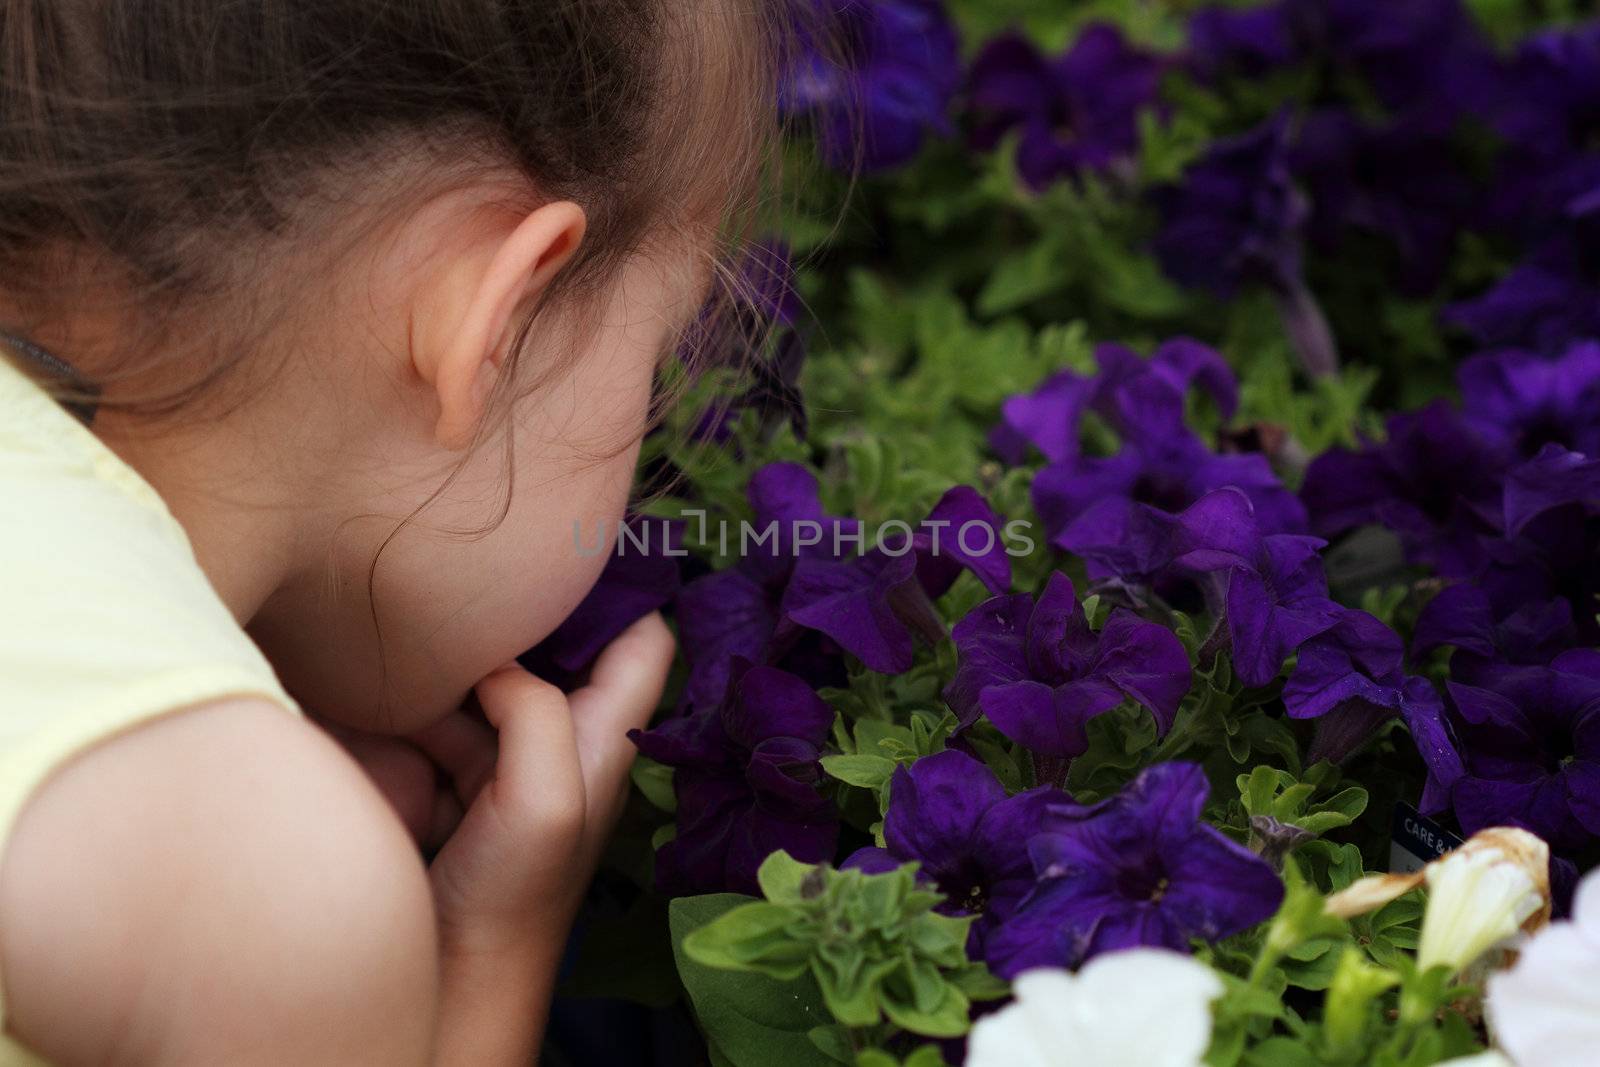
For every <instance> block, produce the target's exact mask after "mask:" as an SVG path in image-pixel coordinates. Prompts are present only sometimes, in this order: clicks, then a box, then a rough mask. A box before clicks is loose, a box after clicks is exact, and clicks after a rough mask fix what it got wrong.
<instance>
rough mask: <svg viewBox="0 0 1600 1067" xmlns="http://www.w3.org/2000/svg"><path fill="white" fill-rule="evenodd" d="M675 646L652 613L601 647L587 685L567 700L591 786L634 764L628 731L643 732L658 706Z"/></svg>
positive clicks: (657, 615)
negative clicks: (602, 650)
mask: <svg viewBox="0 0 1600 1067" xmlns="http://www.w3.org/2000/svg"><path fill="white" fill-rule="evenodd" d="M675 649H676V643H675V642H674V640H673V637H672V631H671V630H669V629H668V628H667V624H666V623H665V622H664V621H662V618H661V615H660V613H659V612H651V613H650V614H649V615H646V616H645V617H644V618H642V619H640V620H639V621H638V622H636V623H634V624H633V625H632V626H630V627H628V628H627V629H626V630H624V631H623V632H622V634H621V635H620V636H618V637H617V639H616V640H614V641H612V642H611V643H610V644H609V645H607V646H606V649H605V651H604V652H602V653H601V654H600V658H599V659H598V660H597V661H596V662H595V665H594V669H593V670H592V671H591V672H590V675H589V679H590V680H589V684H588V685H587V686H585V687H584V688H582V689H580V690H578V691H577V692H576V693H573V694H572V697H571V702H572V719H573V728H574V729H575V730H576V731H577V741H578V751H579V753H580V755H581V757H582V759H583V761H584V776H585V778H586V779H587V780H588V781H589V782H590V783H591V784H592V785H594V786H605V785H609V784H610V783H613V782H616V781H620V780H622V778H623V777H624V776H626V774H627V770H628V766H629V765H630V764H631V763H632V762H633V755H634V748H633V743H632V742H631V741H629V740H628V731H629V730H632V729H636V728H639V727H643V726H644V725H645V724H646V723H648V722H649V721H650V716H651V714H652V713H653V712H654V711H655V709H656V705H657V704H658V703H659V702H660V700H661V690H662V688H663V687H664V686H665V685H666V682H667V672H668V671H669V670H671V668H672V657H673V653H674V651H675Z"/></svg>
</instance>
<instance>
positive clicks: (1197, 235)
mask: <svg viewBox="0 0 1600 1067" xmlns="http://www.w3.org/2000/svg"><path fill="white" fill-rule="evenodd" d="M1183 179H1184V180H1183V183H1182V184H1181V185H1178V186H1176V187H1168V188H1166V189H1163V190H1160V195H1159V197H1158V206H1159V207H1160V208H1161V213H1162V218H1163V226H1162V231H1161V235H1160V237H1159V238H1157V240H1156V246H1155V247H1156V255H1157V256H1159V257H1160V259H1161V265H1162V266H1163V267H1164V268H1165V269H1166V272H1167V273H1168V274H1170V275H1171V276H1172V277H1173V278H1174V279H1176V280H1177V281H1179V282H1181V283H1183V284H1184V285H1188V286H1192V287H1194V288H1198V289H1208V290H1210V291H1211V292H1213V293H1215V294H1216V295H1217V296H1219V297H1222V298H1223V299H1227V298H1229V297H1231V296H1232V295H1233V293H1234V291H1235V290H1236V289H1238V288H1239V286H1240V285H1241V284H1243V283H1245V282H1249V281H1265V282H1267V283H1268V284H1270V285H1273V286H1275V287H1278V288H1287V287H1289V286H1290V285H1292V284H1296V282H1297V280H1298V278H1299V277H1300V228H1301V226H1302V224H1303V223H1304V221H1305V217H1306V205H1305V202H1304V200H1303V198H1302V197H1301V196H1300V193H1299V191H1298V190H1296V189H1295V187H1294V181H1293V175H1292V171H1291V169H1290V166H1289V121H1288V118H1287V116H1286V115H1278V116H1277V117H1276V118H1274V119H1272V120H1271V121H1269V122H1266V123H1264V124H1262V125H1261V126H1258V127H1256V128H1255V129H1253V130H1250V131H1249V132H1247V133H1244V134H1241V135H1240V136H1238V137H1234V138H1230V139H1227V140H1222V141H1218V142H1217V143H1216V144H1214V145H1213V146H1212V147H1211V148H1210V149H1209V150H1208V151H1207V152H1206V153H1205V155H1203V156H1202V157H1201V158H1200V159H1199V160H1197V161H1196V162H1194V163H1192V164H1190V166H1189V168H1188V169H1187V170H1186V171H1185V172H1184V176H1183Z"/></svg>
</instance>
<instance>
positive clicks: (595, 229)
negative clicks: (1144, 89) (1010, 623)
mask: <svg viewBox="0 0 1600 1067" xmlns="http://www.w3.org/2000/svg"><path fill="white" fill-rule="evenodd" d="M779 2H780V0H404V2H400V3H397V2H394V0H150V2H147V3H141V4H126V3H121V2H119V0H0V326H3V327H5V328H8V329H10V330H11V331H13V332H17V333H22V334H26V335H30V336H32V337H33V338H34V339H35V340H37V341H39V342H41V343H42V344H44V345H45V346H46V347H47V348H50V349H52V350H53V351H55V352H56V353H57V354H58V355H60V356H62V357H63V358H65V359H66V360H68V361H69V362H71V363H74V364H75V365H77V366H78V368H79V369H80V371H82V372H83V373H84V374H85V375H86V376H87V377H89V378H91V379H93V380H94V381H95V382H96V383H97V384H98V385H99V386H100V388H101V395H100V398H99V400H100V414H99V415H98V416H97V420H96V423H95V430H96V432H97V433H99V434H101V436H102V437H103V438H104V439H105V440H107V442H108V443H110V444H111V445H112V446H113V447H114V448H116V449H117V450H118V451H119V452H121V453H122V454H123V455H124V456H125V457H126V458H127V459H128V460H129V461H130V462H131V463H132V464H133V465H134V466H135V467H136V468H138V469H139V470H140V471H141V472H142V473H143V474H145V476H146V477H147V478H149V479H150V480H151V481H152V482H153V483H154V484H155V486H156V487H157V489H158V490H160V491H161V492H162V494H163V496H164V497H166V499H167V500H168V502H169V503H170V504H171V506H172V507H173V510H174V511H175V512H176V513H177V515H178V517H179V518H180V519H181V520H183V521H184V523H185V525H186V527H187V528H188V529H189V531H190V533H191V536H192V538H193V540H194V542H195V546H196V551H197V553H198V555H199V557H200V560H201V562H202V564H203V565H205V566H206V568H207V570H208V572H209V573H210V574H211V575H212V577H213V580H214V581H215V582H216V583H217V585H218V587H219V589H220V591H221V592H222V593H223V595H224V597H225V599H227V600H228V602H229V605H230V607H232V608H233V609H234V610H235V612H236V614H238V615H239V616H240V617H241V618H242V619H246V620H249V622H250V625H251V629H252V632H253V634H254V635H255V636H256V637H257V639H258V640H259V641H260V642H261V643H262V645H263V647H264V648H265V649H266V650H267V652H268V654H269V655H270V656H272V657H273V659H274V662H275V664H276V666H277V667H278V669H279V671H280V673H282V674H283V676H284V680H285V682H286V683H287V684H288V685H289V686H290V688H291V690H293V691H295V692H296V694H297V695H298V696H299V697H300V698H301V699H302V700H303V701H304V702H305V703H306V705H307V707H308V708H310V709H311V710H314V711H317V712H319V713H322V714H325V715H328V716H330V717H334V718H337V719H340V720H342V721H344V722H346V723H348V724H349V725H353V726H358V727H367V728H379V727H384V728H391V729H398V730H405V729H409V728H414V727H416V726H419V725H421V724H423V723H426V722H428V721H430V720H431V719H433V718H436V717H437V716H438V715H440V714H442V713H443V712H445V711H447V710H449V708H450V707H452V706H453V705H454V704H455V702H457V701H459V699H460V698H461V697H462V696H463V695H464V693H465V692H466V690H467V689H468V687H470V686H471V685H472V683H473V682H475V681H476V680H477V679H478V678H480V677H482V676H483V675H484V674H486V673H487V672H488V671H490V670H492V669H493V668H494V667H496V666H498V665H499V664H500V663H503V662H504V661H506V660H507V659H509V658H511V657H512V656H513V655H515V654H516V653H518V652H519V651H521V650H522V649H523V648H525V647H527V646H529V645H531V644H533V643H535V642H536V641H537V640H539V639H540V638H542V637H543V636H544V635H545V634H546V633H548V632H549V631H550V630H551V629H553V628H554V626H555V625H556V624H557V623H558V622H559V621H560V620H561V618H562V617H564V615H565V614H566V613H567V612H568V611H570V610H571V608H572V607H573V606H574V605H575V604H576V603H577V601H578V600H579V599H581V598H582V596H583V594H584V592H585V591H586V590H587V588H588V586H589V585H590V584H591V582H592V580H593V578H594V577H595V575H596V574H597V573H598V570H599V568H600V566H601V565H602V564H603V562H604V560H603V558H602V557H600V556H594V555H586V554H583V553H580V552H579V551H578V550H577V548H576V546H575V544H574V538H573V528H574V524H575V523H581V524H582V528H583V530H584V531H585V540H586V541H589V540H592V538H593V531H594V530H595V528H596V526H597V525H600V524H602V523H604V525H605V526H606V528H607V532H608V534H609V533H611V532H613V531H614V528H615V527H614V520H615V519H616V518H617V517H618V516H620V514H621V512H622V509H623V506H624V504H625V502H626V498H627V494H628V491H629V484H630V481H631V475H632V470H633V464H634V461H635V458H636V455H637V445H638V441H639V438H640V436H641V435H642V433H643V432H644V430H645V428H646V426H647V422H648V419H649V417H650V414H651V399H652V382H653V380H654V375H655V372H656V370H657V368H658V367H659V365H660V363H661V361H662V359H663V357H665V356H667V355H669V354H670V353H671V352H672V351H673V350H674V348H675V342H676V339H677V337H678V336H679V333H680V331H682V330H683V329H684V328H685V327H686V326H687V325H688V324H689V323H690V322H691V321H692V320H693V319H694V318H695V316H696V313H697V311H699V309H700V308H701V306H702V303H703V300H704V298H705V296H706V294H707V292H708V291H709V290H712V289H714V288H716V287H715V285H714V278H715V277H716V275H717V269H716V265H717V264H718V263H719V262H720V261H723V260H724V257H725V254H726V253H727V252H728V251H729V245H730V243H732V242H735V241H738V240H739V239H741V238H742V237H744V236H746V232H747V222H748V220H749V219H750V218H751V212H750V208H751V207H752V205H754V204H755V202H756V199H757V195H756V194H757V193H758V191H759V190H761V189H763V188H765V183H764V182H763V177H764V175H765V174H766V173H767V168H766V163H767V161H768V156H769V153H768V151H767V149H768V147H769V146H770V137H771V134H772V132H773V130H772V126H773V122H774V116H773V107H772V102H773V100H774V97H775V93H774V89H773V85H772V75H773V69H774V65H775V64H774V61H773V57H774V55H775V54H776V53H777V52H778V50H779V43H780V42H779V37H780V31H781V30H782V29H783V27H785V26H786V25H788V21H787V19H786V18H784V17H780V13H779V12H778V11H777V10H776V8H777V4H778V3H779ZM58 391H64V390H58Z"/></svg>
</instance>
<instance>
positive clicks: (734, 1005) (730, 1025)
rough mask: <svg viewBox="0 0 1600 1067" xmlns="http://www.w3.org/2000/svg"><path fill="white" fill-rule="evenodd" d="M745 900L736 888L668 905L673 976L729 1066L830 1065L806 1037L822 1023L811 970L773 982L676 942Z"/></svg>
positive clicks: (825, 1016) (823, 1014)
mask: <svg viewBox="0 0 1600 1067" xmlns="http://www.w3.org/2000/svg"><path fill="white" fill-rule="evenodd" d="M749 900H750V898H749V897H745V896H740V895H738V894H735V893H714V894H711V895H709V896H700V897H679V898H678V899H676V900H674V901H673V902H672V904H671V906H670V927H671V932H672V940H673V943H674V945H676V946H678V948H677V950H676V952H675V956H676V960H677V964H678V976H679V978H681V979H682V980H683V985H684V988H685V989H686V990H687V991H688V993H689V1001H690V1003H691V1004H692V1005H693V1006H694V1011H695V1016H696V1017H697V1018H698V1019H699V1021H700V1027H701V1029H702V1030H703V1031H704V1032H705V1035H706V1039H707V1041H708V1042H709V1043H710V1045H711V1047H712V1050H713V1059H715V1058H716V1057H717V1056H721V1057H722V1059H723V1060H724V1061H725V1062H726V1063H727V1064H730V1065H731V1067H830V1065H832V1064H833V1063H834V1062H835V1061H834V1060H832V1059H831V1058H830V1057H829V1056H827V1055H826V1054H824V1053H823V1052H822V1051H821V1050H820V1049H818V1048H817V1046H816V1045H815V1044H813V1043H812V1041H811V1040H810V1038H809V1036H808V1035H809V1034H810V1032H811V1031H812V1030H813V1029H815V1028H817V1027H819V1026H828V1025H830V1024H831V1022H832V1020H831V1019H829V1018H828V1014H827V1011H826V1009H825V1008H824V1007H823V1006H822V997H821V994H820V992H819V991H818V990H817V987H816V983H815V982H814V981H812V980H811V978H810V976H808V975H802V976H801V977H799V978H795V979H792V980H778V979H773V978H768V977H767V976H765V975H761V974H749V973H741V972H737V971H724V970H718V969H716V968H712V967H707V966H705V965H704V964H701V963H698V962H696V961H695V960H694V959H692V958H691V957H690V956H689V955H688V953H687V952H685V951H684V950H683V948H682V945H683V942H684V940H685V939H686V938H688V937H689V936H690V935H692V934H693V933H695V932H696V931H697V930H700V929H702V928H703V927H705V926H706V925H708V924H709V923H711V922H713V921H714V920H716V919H718V918H720V917H721V916H722V915H724V914H726V913H727V912H729V911H732V910H733V909H735V908H739V907H743V906H745V905H746V904H748V903H749Z"/></svg>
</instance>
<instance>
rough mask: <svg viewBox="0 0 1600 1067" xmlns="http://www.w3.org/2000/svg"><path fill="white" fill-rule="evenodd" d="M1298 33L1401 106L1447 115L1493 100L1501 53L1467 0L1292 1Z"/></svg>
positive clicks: (1313, 49)
mask: <svg viewBox="0 0 1600 1067" xmlns="http://www.w3.org/2000/svg"><path fill="white" fill-rule="evenodd" d="M1287 9H1288V13H1289V18H1290V19H1291V20H1292V21H1293V23H1294V27H1295V35H1296V38H1297V39H1298V40H1299V41H1300V42H1301V46H1302V48H1303V49H1304V50H1305V52H1306V53H1307V54H1313V55H1319V56H1324V57H1326V58H1327V60H1328V61H1330V62H1332V63H1333V64H1334V65H1336V66H1338V67H1342V68H1345V69H1349V70H1354V71H1356V72H1358V73H1360V74H1361V75H1362V76H1363V77H1365V78H1366V79H1367V81H1368V82H1370V83H1371V85H1372V87H1373V89H1374V90H1376V92H1377V94H1378V96H1379V98H1380V99H1381V100H1382V101H1383V103H1384V104H1385V105H1387V106H1388V107H1389V108H1391V109H1393V110H1395V111H1406V110H1411V111H1416V112H1429V111H1431V112H1432V113H1434V114H1435V115H1436V116H1438V117H1439V118H1440V119H1441V120H1446V119H1449V118H1453V117H1454V116H1457V115H1460V114H1463V113H1467V112H1470V111H1474V110H1480V109H1482V108H1484V107H1486V106H1487V104H1488V103H1489V101H1490V100H1492V99H1493V94H1494V91H1495V89H1496V88H1497V85H1498V83H1497V78H1496V64H1495V55H1494V51H1493V49H1492V47H1491V46H1490V45H1489V43H1488V42H1487V41H1486V40H1485V39H1484V37H1483V34H1482V33H1481V31H1479V30H1478V28H1477V24H1476V22H1475V21H1474V20H1473V18H1472V16H1471V15H1470V14H1469V13H1468V12H1467V11H1466V9H1465V8H1464V7H1463V5H1462V4H1461V3H1460V0H1406V2H1405V3H1402V4H1395V3H1392V2H1390V0H1287Z"/></svg>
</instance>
